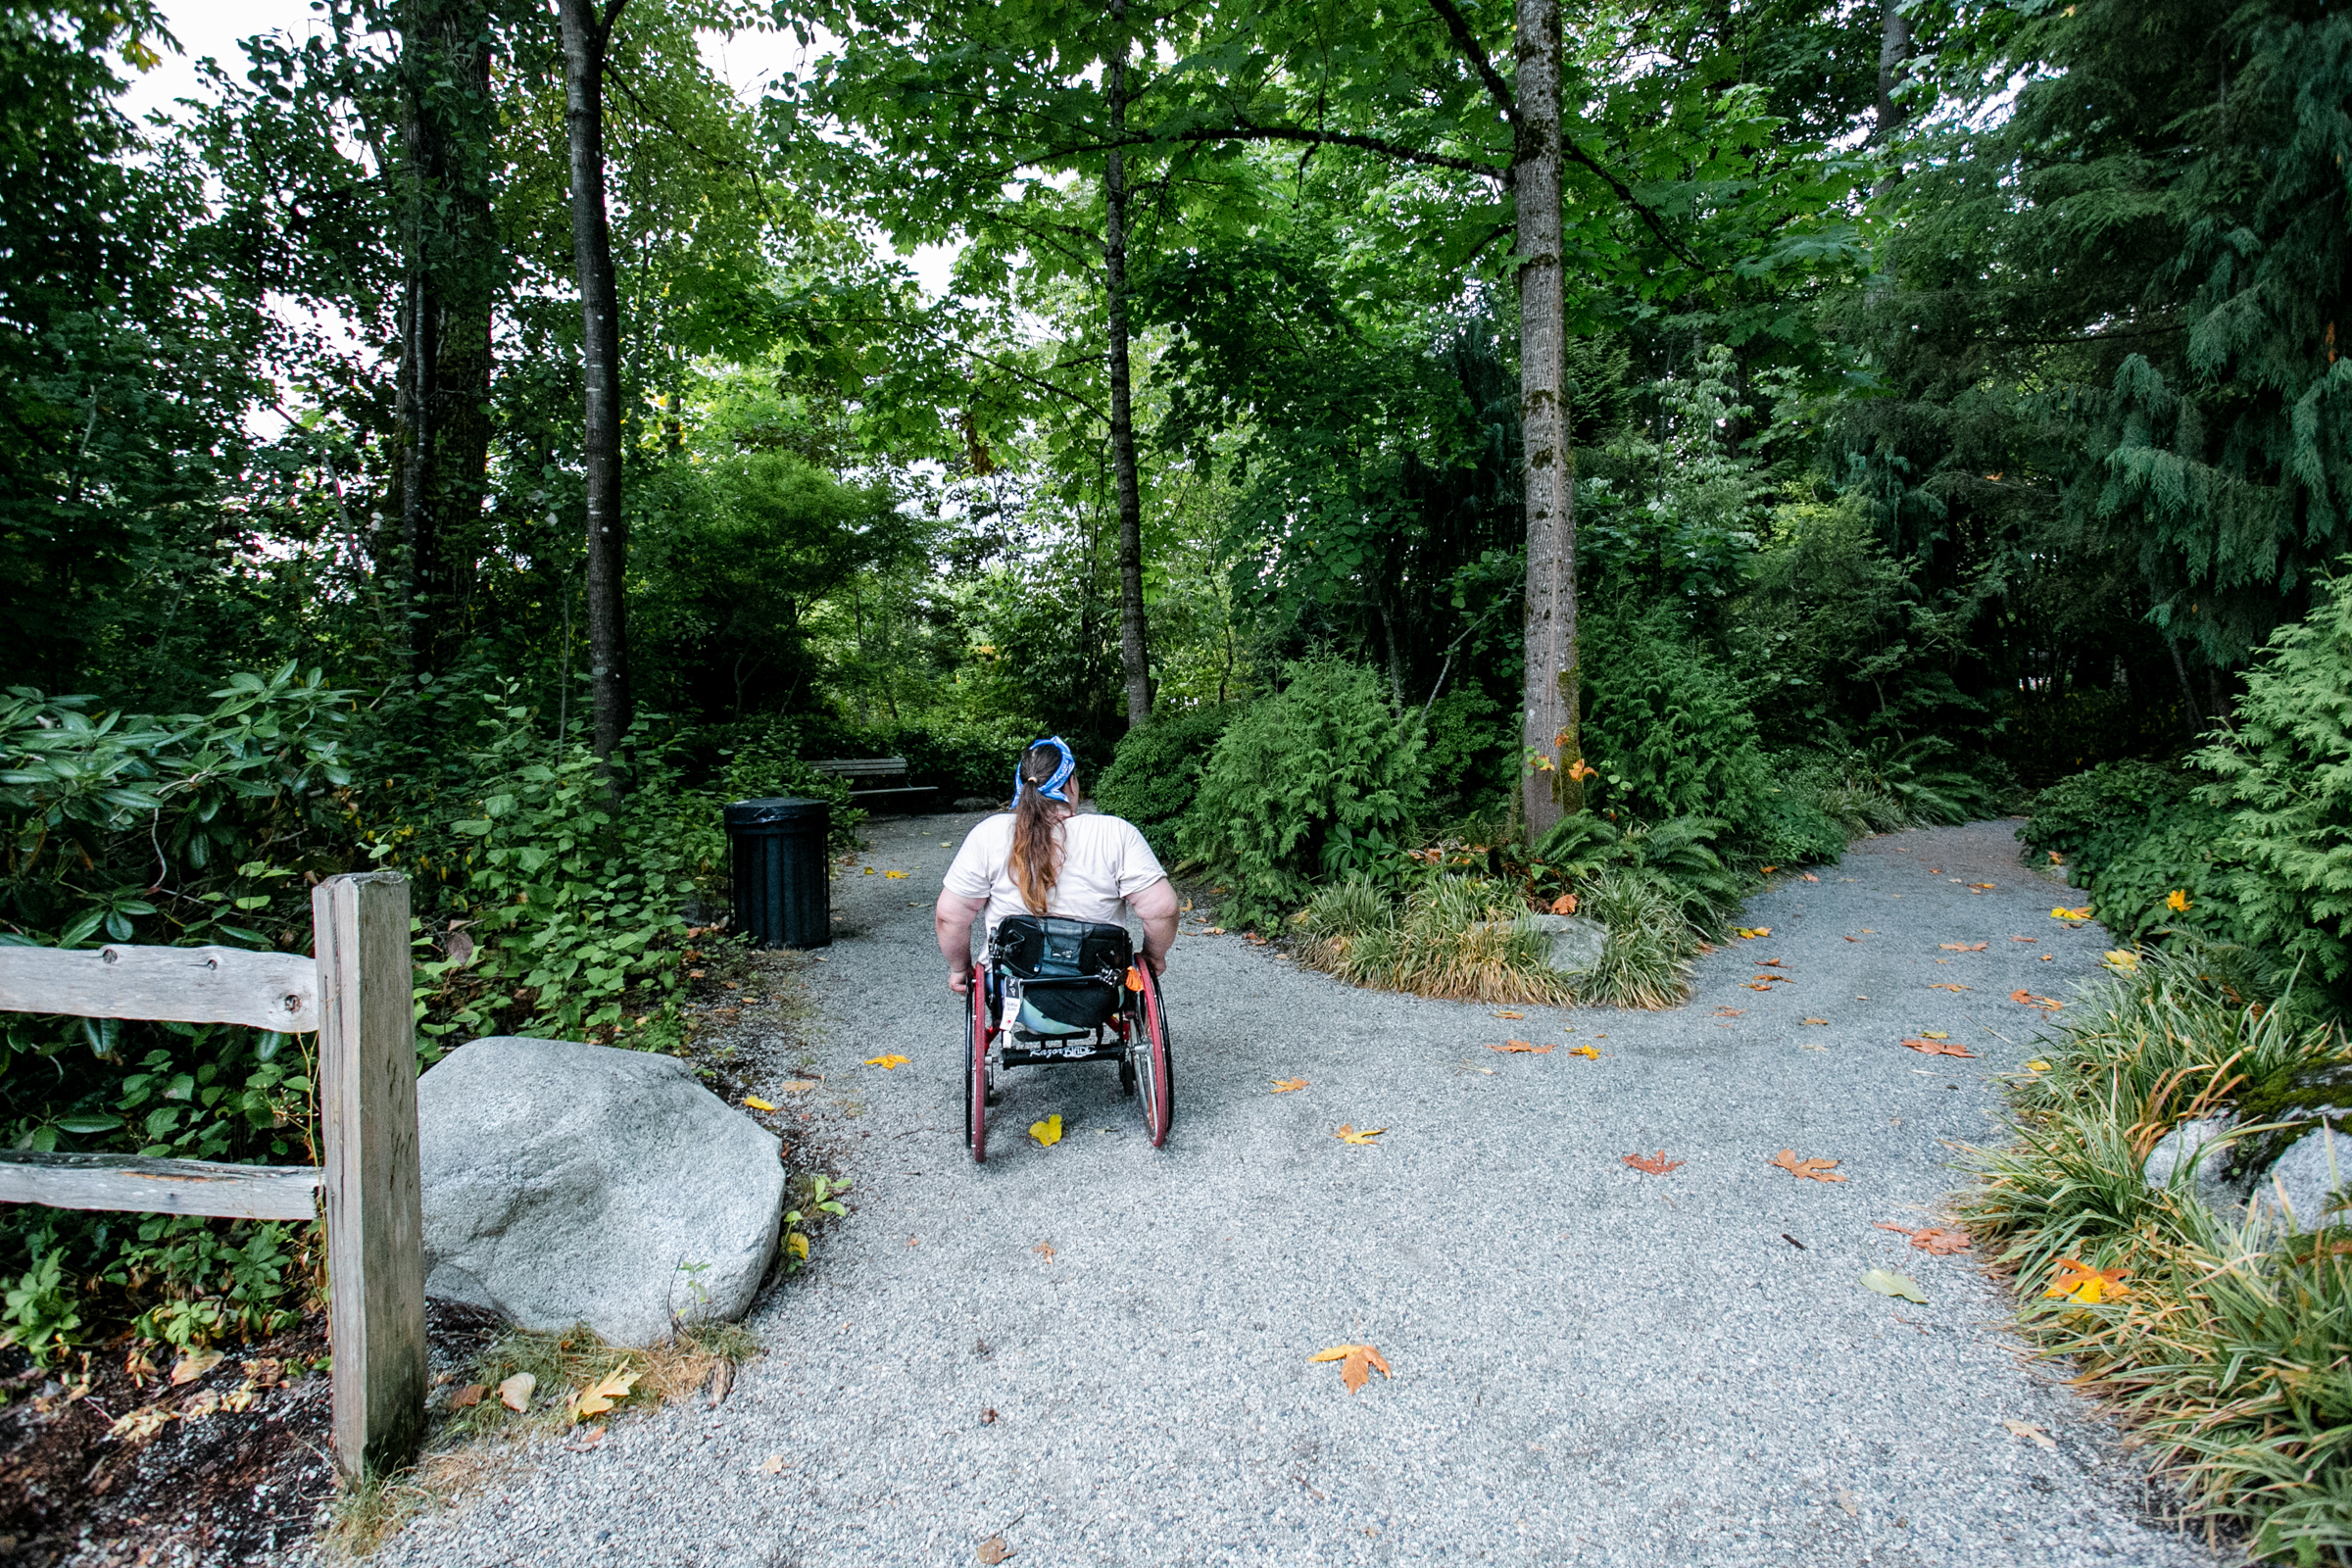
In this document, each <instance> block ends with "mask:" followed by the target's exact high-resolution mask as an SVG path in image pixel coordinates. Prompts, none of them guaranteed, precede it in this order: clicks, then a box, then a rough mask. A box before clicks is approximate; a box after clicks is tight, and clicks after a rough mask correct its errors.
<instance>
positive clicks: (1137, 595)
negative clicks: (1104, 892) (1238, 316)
mask: <svg viewBox="0 0 2352 1568" xmlns="http://www.w3.org/2000/svg"><path fill="white" fill-rule="evenodd" d="M1110 14H1111V17H1112V19H1113V23H1114V25H1118V26H1119V27H1120V32H1119V41H1118V49H1119V53H1118V58H1116V59H1115V60H1112V61H1110V62H1109V63H1108V64H1109V69H1108V70H1106V71H1105V72H1104V73H1103V91H1104V92H1105V93H1107V94H1108V95H1109V98H1110V135H1111V148H1110V152H1109V155H1108V156H1107V157H1105V158H1104V159H1103V277H1104V284H1105V292H1106V294H1107V298H1106V300H1105V302H1104V303H1105V305H1106V306H1107V310H1106V312H1105V314H1106V315H1107V317H1108V318H1109V323H1108V330H1109V335H1110V466H1111V473H1112V476H1113V479H1114V482H1115V484H1116V486H1117V490H1118V503H1119V666H1120V670H1121V673H1123V674H1124V675H1125V676H1126V684H1127V727H1128V728H1129V729H1135V728H1137V727H1138V726H1140V725H1144V724H1149V723H1150V722H1152V660H1151V653H1150V650H1149V649H1148V648H1147V647H1146V645H1145V640H1144V633H1145V627H1144V503H1143V498H1142V496H1141V494H1140V493H1139V492H1138V490H1137V487H1136V478H1135V408H1134V402H1133V397H1132V393H1131V389H1130V387H1129V385H1128V382H1129V373H1128V364H1127V153H1126V149H1124V148H1123V147H1121V146H1119V145H1118V143H1119V141H1120V140H1121V139H1122V138H1124V137H1125V135H1126V134H1127V34H1126V31H1125V22H1126V18H1127V5H1126V0H1111V8H1110Z"/></svg>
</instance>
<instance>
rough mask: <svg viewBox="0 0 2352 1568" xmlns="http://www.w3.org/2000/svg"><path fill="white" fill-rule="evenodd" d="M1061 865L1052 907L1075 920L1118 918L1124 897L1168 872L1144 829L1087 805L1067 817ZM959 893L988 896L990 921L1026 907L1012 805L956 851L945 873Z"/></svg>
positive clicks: (1049, 908) (1049, 909) (1049, 903)
mask: <svg viewBox="0 0 2352 1568" xmlns="http://www.w3.org/2000/svg"><path fill="white" fill-rule="evenodd" d="M1058 831H1059V832H1060V835H1061V846H1062V848H1061V872H1060V874H1059V875H1057V876H1056V877H1055V878H1054V892H1053V894H1052V896H1051V897H1050V898H1049V899H1048V900H1047V907H1046V912H1047V913H1048V914H1058V915H1062V916H1064V917H1066V918H1068V919H1072V920H1101V921H1103V922H1104V923H1106V924H1117V923H1119V921H1120V917H1121V916H1122V914H1123V913H1124V912H1125V907H1126V903H1127V901H1128V900H1129V899H1131V898H1133V897H1135V896H1136V895H1137V894H1138V893H1141V892H1143V891H1144V889H1146V888H1148V887H1150V886H1151V885H1152V883H1154V882H1157V881H1159V880H1160V879H1161V878H1162V877H1164V876H1166V875H1167V874H1168V873H1167V872H1165V871H1163V870H1161V869H1160V868H1159V857H1158V856H1156V855H1153V854H1152V846H1151V845H1149V844H1146V843H1145V842H1144V836H1143V834H1142V833H1140V832H1138V831H1136V826H1135V824H1134V823H1133V822H1130V821H1128V820H1127V819H1126V818H1125V817H1119V816H1103V815H1100V814H1098V813H1096V812H1092V811H1087V812H1081V813H1079V814H1078V815H1076V816H1069V817H1064V818H1063V819H1062V821H1061V825H1060V828H1059V830H1058ZM944 883H945V886H946V888H947V890H948V891H949V892H950V893H953V894H955V895H956V897H957V898H959V899H980V898H985V899H987V900H988V929H989V930H990V931H992V932H993V931H995V930H996V928H997V922H998V921H999V920H1002V919H1004V918H1005V916H1006V915H1008V914H1027V913H1029V912H1030V909H1029V906H1028V905H1026V904H1024V903H1022V902H1021V890H1020V885H1019V884H1018V883H1016V882H1014V881H1013V879H1012V813H1011V812H1010V811H999V812H998V813H997V814H996V815H994V816H992V817H988V818H986V819H984V820H983V821H982V822H981V823H980V824H979V826H977V827H975V828H973V829H972V831H971V832H970V834H969V835H967V836H966V837H965V839H964V841H963V848H962V849H960V850H957V851H956V859H955V861H954V863H953V864H951V865H950V866H949V867H948V874H947V876H946V878H945V879H944Z"/></svg>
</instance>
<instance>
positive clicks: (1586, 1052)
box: [1568, 1046, 1600, 1061]
mask: <svg viewBox="0 0 2352 1568" xmlns="http://www.w3.org/2000/svg"><path fill="white" fill-rule="evenodd" d="M1568 1054H1570V1055H1571V1056H1582V1057H1584V1058H1585V1059H1586V1060H1587V1061H1598V1060H1599V1059H1600V1053H1599V1052H1598V1051H1596V1050H1594V1049H1593V1047H1591V1046H1570V1047H1569V1048H1568Z"/></svg>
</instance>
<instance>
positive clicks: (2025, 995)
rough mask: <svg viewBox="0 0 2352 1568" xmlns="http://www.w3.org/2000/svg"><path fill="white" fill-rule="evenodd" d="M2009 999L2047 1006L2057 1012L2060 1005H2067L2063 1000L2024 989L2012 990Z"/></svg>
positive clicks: (2021, 1002) (2028, 1004)
mask: <svg viewBox="0 0 2352 1568" xmlns="http://www.w3.org/2000/svg"><path fill="white" fill-rule="evenodd" d="M2009 1000H2010V1001H2011V1002H2015V1003H2020V1004H2023V1005H2026V1006H2029V1007H2043V1008H2047V1009H2048V1010H2049V1011H2051V1012H2056V1011H2057V1010H2058V1009H2059V1008H2060V1007H2063V1006H2065V1005H2066V1004H2065V1003H2063V1002H2058V1001H2054V1000H2053V999H2051V998H2049V997H2037V996H2035V995H2034V993H2033V992H2031V991H2026V990H2022V989H2021V990H2017V991H2012V992H2010V993H2009Z"/></svg>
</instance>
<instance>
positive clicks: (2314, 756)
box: [2196, 583, 2352, 983]
mask: <svg viewBox="0 0 2352 1568" xmlns="http://www.w3.org/2000/svg"><path fill="white" fill-rule="evenodd" d="M2315 598H2316V599H2317V600H2318V603H2316V604H2315V605H2314V606H2313V607H2312V611H2311V613H2310V614H2308V615H2307V616H2305V617H2304V618H2303V619H2302V620H2300V621H2298V622H2296V623H2295V624H2294V625H2291V626H2287V627H2283V628H2281V629H2280V630H2279V631H2278V634H2277V635H2276V636H2274V637H2273V638H2272V639H2271V641H2270V644H2269V645H2268V646H2267V647H2266V648H2265V649H2264V650H2263V652H2262V654H2261V655H2260V656H2259V657H2258V658H2257V659H2256V660H2255V662H2254V664H2253V666H2252V667H2251V668H2250V669H2248V670H2247V672H2246V690H2245V695H2244V696H2243V697H2241V698H2240V699H2239V700H2238V704H2237V718H2236V722H2235V724H2234V726H2233V727H2232V728H2231V730H2230V731H2229V733H2228V734H2227V735H2226V736H2225V737H2224V738H2223V739H2222V740H2221V741H2220V742H2219V743H2218V744H2216V745H2213V746H2209V747H2207V748H2206V749H2205V750H2203V751H2201V752H2199V753H2198V754H2197V757H2196V761H2197V763H2198V765H2199V766H2201V767H2203V768H2204V769H2206V770H2207V771H2209V772H2211V773H2212V774H2214V775H2215V776H2216V777H2217V778H2218V779H2219V781H2220V782H2219V783H2218V784H2217V785H2215V786H2213V787H2212V789H2211V791H2210V798H2211V799H2212V801H2213V802H2214V803H2215V804H2216V805H2220V806H2226V807H2229V808H2230V809H2232V812H2233V816H2232V821H2231V838H2232V841H2233V842H2232V844H2231V849H2230V853H2231V854H2232V856H2234V857H2235V858H2237V860H2238V862H2239V863H2238V864H2237V865H2236V866H2235V867H2234V868H2233V869H2232V870H2231V872H2230V875H2229V884H2230V891H2231V893H2232V895H2233V896H2234V898H2235V900H2236V903H2237V915H2238V919H2239V921H2240V923H2241V925H2242V927H2243V929H2244V931H2245V932H2246V934H2247V937H2248V938H2249V940H2251V941H2253V942H2255V943H2257V944H2259V945H2261V946H2262V947H2264V948H2267V949H2269V950H2271V951H2273V952H2275V953H2277V954H2278V956H2279V958H2280V960H2281V961H2282V962H2283V963H2285V964H2287V965H2290V966H2294V967H2299V968H2301V969H2302V970H2303V972H2304V973H2306V974H2307V975H2310V976H2311V977H2313V978H2315V979H2318V980H2321V981H2325V982H2329V983H2335V982H2339V981H2342V980H2344V979H2345V978H2346V973H2347V970H2348V969H2352V947H2348V946H2347V939H2348V938H2352V593H2347V592H2345V591H2344V587H2343V585H2342V584H2341V583H2328V584H2326V585H2324V586H2323V587H2321V588H2320V589H2319V590H2318V591H2317V592H2316V594H2315Z"/></svg>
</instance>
